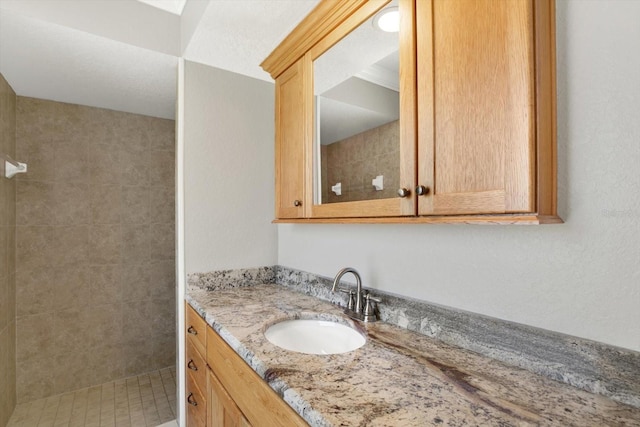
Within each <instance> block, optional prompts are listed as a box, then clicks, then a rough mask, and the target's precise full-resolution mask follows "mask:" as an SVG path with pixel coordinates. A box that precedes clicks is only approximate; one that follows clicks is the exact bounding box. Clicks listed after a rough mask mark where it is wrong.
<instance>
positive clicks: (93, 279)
mask: <svg viewBox="0 0 640 427" xmlns="http://www.w3.org/2000/svg"><path fill="white" fill-rule="evenodd" d="M122 276H123V266H122V265H121V264H111V265H92V266H90V267H89V283H88V286H87V288H86V292H85V293H84V295H85V298H84V302H85V304H89V305H102V304H117V303H119V302H120V301H122Z"/></svg>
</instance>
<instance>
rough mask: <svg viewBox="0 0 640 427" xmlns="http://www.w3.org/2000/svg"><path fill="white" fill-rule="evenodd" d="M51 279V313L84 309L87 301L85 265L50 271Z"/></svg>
mask: <svg viewBox="0 0 640 427" xmlns="http://www.w3.org/2000/svg"><path fill="white" fill-rule="evenodd" d="M51 271H52V273H53V279H52V284H51V289H52V294H53V295H52V304H53V311H55V312H59V311H61V310H69V309H73V308H81V307H85V306H86V305H87V303H88V301H89V298H88V296H90V292H91V287H90V286H89V283H90V282H89V280H90V278H89V266H87V265H85V264H76V265H68V266H65V267H55V268H53V269H51Z"/></svg>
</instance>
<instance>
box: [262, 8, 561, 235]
mask: <svg viewBox="0 0 640 427" xmlns="http://www.w3.org/2000/svg"><path fill="white" fill-rule="evenodd" d="M387 3H388V2H387V1H385V0H343V1H340V2H334V1H331V0H325V1H322V2H321V3H320V4H319V5H318V6H317V7H316V8H315V9H314V10H313V11H312V12H311V13H310V14H309V15H308V16H307V17H306V18H305V19H304V20H303V21H302V22H301V23H300V24H299V26H298V27H297V28H296V29H294V31H293V32H292V33H290V35H289V36H288V37H287V38H285V40H284V41H283V42H282V43H281V44H280V45H279V46H278V47H277V48H276V49H275V50H274V52H272V54H271V55H270V56H269V57H268V58H267V59H265V61H264V62H263V63H262V64H261V65H262V67H263V68H264V69H265V70H266V71H267V72H269V73H270V74H271V75H272V77H273V78H274V79H275V80H276V181H277V185H276V194H277V195H276V206H277V208H276V216H277V220H280V221H282V222H301V221H304V222H490V223H532V224H541V223H558V222H562V220H561V219H560V218H559V217H558V216H557V209H556V111H555V102H556V101H555V97H556V93H555V2H554V0H509V1H504V0H455V1H453V0H399V3H400V8H401V9H402V10H404V11H405V12H406V11H409V12H408V13H405V16H407V15H409V16H410V19H407V20H405V22H404V24H403V25H404V26H405V27H406V26H407V25H408V26H410V28H411V31H410V33H409V34H410V36H409V39H407V37H406V36H403V35H402V34H405V35H406V34H407V32H406V30H405V31H404V33H403V30H402V29H401V37H400V43H401V46H400V53H401V54H400V88H401V89H400V95H401V101H400V109H401V110H400V111H401V119H400V120H401V122H400V123H401V132H400V135H401V142H400V149H401V152H403V153H405V154H406V155H404V157H401V165H400V170H401V182H400V186H401V187H403V188H406V189H407V190H408V192H409V195H408V196H406V197H405V202H403V203H399V202H393V199H381V200H369V201H364V202H343V203H335V204H332V203H328V204H323V205H314V204H313V191H314V182H313V175H314V171H313V155H314V153H313V151H314V149H313V135H314V129H313V121H314V119H313V116H314V113H313V89H312V88H313V59H314V58H315V57H317V56H318V55H319V54H321V52H318V50H320V51H324V50H326V49H327V48H329V47H330V46H331V45H332V44H333V43H335V42H336V41H337V39H339V38H340V37H342V36H343V35H344V34H346V33H348V31H345V30H344V27H345V25H351V29H353V28H356V27H357V26H358V25H359V24H360V23H361V22H362V19H361V18H360V16H362V14H359V11H360V12H361V11H362V10H364V9H367V13H366V14H365V15H364V16H367V17H368V16H370V15H371V14H370V13H369V12H368V11H369V10H371V9H372V8H374V9H375V10H377V9H380V8H381V7H383V6H384V5H386V4H387ZM356 16H357V17H358V18H357V19H354V17H356ZM351 21H353V22H352V23H350V22H351ZM403 49H404V52H405V53H404V54H403ZM407 49H411V50H410V52H409V54H407V53H406V51H407ZM403 116H404V117H405V119H403V118H402V117H403ZM417 193H422V194H420V195H419V194H417ZM296 200H298V201H299V202H300V203H299V204H298V203H296V204H298V206H294V202H295V201H296ZM300 204H301V205H300ZM332 205H333V206H332Z"/></svg>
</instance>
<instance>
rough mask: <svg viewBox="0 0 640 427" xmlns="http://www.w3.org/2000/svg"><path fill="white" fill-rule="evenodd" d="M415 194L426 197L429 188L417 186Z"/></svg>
mask: <svg viewBox="0 0 640 427" xmlns="http://www.w3.org/2000/svg"><path fill="white" fill-rule="evenodd" d="M416 194H417V195H418V196H426V195H427V194H429V187H425V186H424V185H418V186H417V187H416Z"/></svg>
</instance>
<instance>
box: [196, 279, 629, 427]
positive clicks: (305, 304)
mask: <svg viewBox="0 0 640 427" xmlns="http://www.w3.org/2000/svg"><path fill="white" fill-rule="evenodd" d="M186 299H187V301H188V302H189V304H190V305H191V306H192V307H193V308H194V309H196V311H198V312H199V313H200V315H202V316H203V317H204V318H205V320H206V321H207V323H208V324H209V325H210V326H212V327H213V328H214V330H216V331H217V332H218V333H219V334H220V335H221V336H222V338H223V339H224V340H225V341H226V342H227V343H228V344H229V345H230V346H231V347H232V348H233V349H234V350H235V351H236V352H237V353H238V354H239V355H240V357H242V358H243V359H244V360H245V362H247V363H248V364H249V365H250V366H251V367H252V368H253V369H254V370H255V371H256V372H257V373H258V374H259V375H260V376H261V377H262V378H264V379H265V380H266V381H267V382H268V383H269V385H270V386H271V387H272V388H273V389H274V390H276V392H278V393H279V394H280V395H281V396H282V397H283V399H284V400H285V401H286V402H287V403H288V404H289V405H290V406H291V407H292V408H293V409H294V410H295V411H296V412H298V413H299V414H300V415H301V416H302V418H304V419H305V420H306V421H307V422H308V423H309V424H310V425H312V426H403V427H404V426H426V425H448V426H461V425H500V426H515V425H517V426H527V425H554V426H572V425H573V426H587V425H589V426H605V425H606V426H617V425H619V426H640V409H639V408H635V407H632V406H627V405H625V404H622V403H618V402H616V401H614V400H611V399H609V398H607V397H604V396H600V395H596V394H592V393H589V392H586V391H583V390H580V389H577V388H574V387H571V386H569V385H566V384H563V383H560V382H556V381H553V380H551V379H548V378H546V377H543V376H540V375H537V374H534V373H531V372H529V371H526V370H523V369H520V368H516V367H512V366H509V365H506V364H504V363H502V362H499V361H496V360H493V359H490V358H488V357H486V356H482V355H479V354H476V353H473V352H471V351H468V350H464V349H461V348H458V347H454V346H451V345H448V344H445V343H443V342H441V341H438V340H436V339H433V338H430V337H427V336H424V335H420V334H417V333H415V332H411V331H408V330H405V329H401V328H399V327H396V326H393V325H390V324H386V323H383V322H376V323H371V324H364V323H360V322H355V321H353V320H351V319H349V318H348V317H347V316H345V315H344V314H343V313H342V309H341V308H340V307H337V306H335V305H333V304H330V303H328V302H324V301H321V300H319V299H317V298H314V297H311V296H308V295H304V294H301V293H298V292H294V291H291V290H288V289H286V288H284V287H282V286H279V285H274V284H261V285H255V286H247V287H239V288H233V289H225V290H216V291H207V290H204V289H200V288H196V287H189V289H188V290H187V296H186ZM290 318H326V319H330V320H335V321H338V322H341V323H345V324H349V325H352V326H353V327H355V328H356V329H358V330H360V331H361V332H362V333H364V334H365V335H366V336H367V343H366V344H365V345H364V346H363V347H361V348H360V349H358V350H355V351H353V352H350V353H345V354H336V355H308V354H302V353H295V352H290V351H287V350H283V349H281V348H279V347H276V346H275V345H273V344H271V343H270V342H269V341H267V340H266V338H265V337H264V334H263V333H264V331H265V329H266V328H267V327H268V326H270V325H272V324H273V323H276V322H279V321H281V320H285V319H290Z"/></svg>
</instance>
